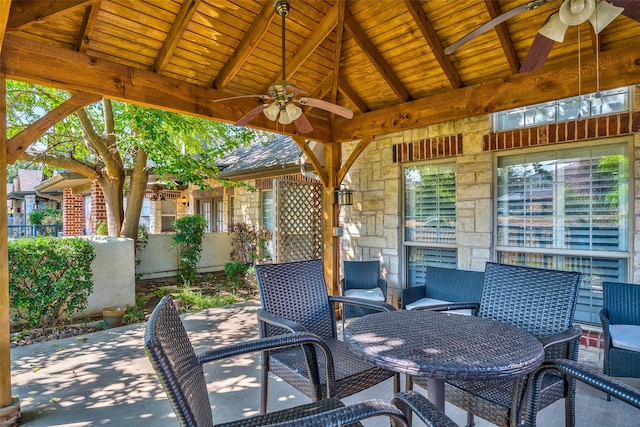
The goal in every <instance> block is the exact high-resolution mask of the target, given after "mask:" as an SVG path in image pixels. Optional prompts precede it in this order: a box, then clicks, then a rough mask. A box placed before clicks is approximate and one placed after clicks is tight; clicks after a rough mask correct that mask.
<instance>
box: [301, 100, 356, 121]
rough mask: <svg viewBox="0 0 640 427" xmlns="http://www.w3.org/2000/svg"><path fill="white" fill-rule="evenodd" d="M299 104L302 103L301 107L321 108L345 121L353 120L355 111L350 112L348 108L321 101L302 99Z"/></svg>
mask: <svg viewBox="0 0 640 427" xmlns="http://www.w3.org/2000/svg"><path fill="white" fill-rule="evenodd" d="M298 102H299V103H300V105H308V106H309V107H315V108H320V109H322V110H325V111H328V112H330V113H333V114H337V115H338V116H341V117H344V118H345V119H351V118H353V111H351V110H349V109H348V108H344V107H341V106H339V105H336V104H332V103H330V102H327V101H323V100H321V99H316V98H300V99H299V100H298Z"/></svg>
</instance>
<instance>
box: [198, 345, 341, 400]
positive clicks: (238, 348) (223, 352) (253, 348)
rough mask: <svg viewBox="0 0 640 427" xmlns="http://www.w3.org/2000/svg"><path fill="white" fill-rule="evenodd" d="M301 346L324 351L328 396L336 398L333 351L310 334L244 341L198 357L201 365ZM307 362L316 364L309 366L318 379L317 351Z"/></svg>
mask: <svg viewBox="0 0 640 427" xmlns="http://www.w3.org/2000/svg"><path fill="white" fill-rule="evenodd" d="M299 345H304V346H307V345H308V346H309V347H311V348H315V347H319V348H320V349H321V350H322V352H323V353H324V357H325V360H326V363H325V365H326V366H325V375H326V376H327V377H326V378H327V396H329V397H330V396H334V395H335V371H334V366H335V365H334V364H333V355H332V354H331V350H330V349H329V347H328V346H327V344H325V342H324V341H323V340H322V338H320V337H319V336H317V335H315V334H312V333H310V332H296V333H293V334H282V335H276V336H271V337H266V338H260V339H256V340H249V341H244V342H241V343H238V344H232V345H228V346H224V347H220V348H216V349H212V350H208V351H205V352H202V353H200V354H198V355H197V358H198V362H199V363H200V364H203V363H207V362H213V361H216V360H220V359H226V358H229V357H233V356H238V355H241V354H247V353H254V352H258V351H269V350H277V349H281V348H286V347H294V346H299ZM312 346H314V347H312ZM307 360H313V361H314V362H315V363H314V366H308V369H309V371H310V375H311V378H318V366H319V364H318V363H317V357H315V351H313V355H312V357H311V358H307ZM318 383H319V382H318Z"/></svg>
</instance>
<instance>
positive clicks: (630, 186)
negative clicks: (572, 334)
mask: <svg viewBox="0 0 640 427" xmlns="http://www.w3.org/2000/svg"><path fill="white" fill-rule="evenodd" d="M607 145H608V146H611V147H612V149H615V147H616V146H624V147H625V149H626V154H627V158H628V160H629V162H628V165H627V167H628V174H627V176H628V182H627V206H628V212H627V230H626V234H624V233H622V234H621V237H624V238H626V245H622V247H623V248H624V247H625V246H626V249H620V250H597V249H591V248H590V249H577V248H571V247H566V248H557V247H534V246H509V245H503V244H501V242H500V241H499V237H500V236H499V230H498V228H499V224H498V206H499V205H498V202H499V201H498V197H499V186H498V182H499V176H498V169H499V163H500V158H503V157H510V156H516V155H523V154H525V155H526V154H528V153H544V152H549V153H550V152H557V151H563V150H571V149H577V150H579V149H582V148H588V147H590V146H598V147H599V148H602V147H604V146H607ZM634 153H635V150H634V144H633V138H632V137H628V136H623V137H618V138H607V139H592V140H589V141H586V142H576V143H571V144H563V145H562V146H559V145H549V146H545V147H533V148H526V149H521V150H518V151H517V153H516V152H514V151H511V150H505V151H501V152H496V153H494V156H493V164H494V166H493V171H492V172H493V182H494V183H495V185H494V186H493V192H492V193H493V194H492V199H493V201H492V214H491V219H492V232H493V239H492V243H493V254H494V256H493V257H494V259H495V260H497V261H498V262H501V259H502V255H503V254H509V253H511V254H521V255H522V256H524V257H527V256H528V257H530V258H534V257H536V256H543V255H547V256H550V257H551V259H552V260H553V264H555V266H553V267H547V266H546V265H545V266H544V268H557V269H563V268H562V267H560V266H559V265H561V264H562V260H563V259H571V258H573V259H576V260H577V259H580V260H582V259H586V260H588V259H593V258H595V259H603V260H611V261H612V262H613V261H615V260H617V261H618V262H621V261H622V262H624V263H626V268H624V269H623V270H624V271H621V273H620V279H619V280H618V281H622V282H625V281H628V279H627V278H630V277H633V263H634V251H635V249H634V241H635V238H634V236H635V232H636V230H635V220H634V218H635V196H634V195H635V188H634V183H635V180H634V175H633V170H634V161H635V155H634ZM556 185H557V184H556V181H555V180H554V181H553V186H554V188H555V186H556ZM554 199H555V196H554ZM565 206H566V205H565ZM623 243H624V242H623ZM516 263H517V262H516ZM575 264H576V262H574V265H575ZM520 265H526V263H523V264H520ZM529 265H532V264H529ZM532 266H535V265H532ZM585 268H586V265H585ZM579 271H582V270H580V269H579ZM582 272H583V282H582V283H581V285H580V286H581V287H580V295H579V297H578V299H579V301H583V300H585V299H590V301H591V300H592V299H593V298H594V296H595V298H596V300H597V299H600V301H601V293H602V285H601V283H589V282H588V280H589V275H590V271H582ZM585 278H586V280H587V282H585ZM606 280H611V279H606ZM589 305H590V306H591V307H592V309H591V312H590V317H591V321H586V320H579V319H576V322H579V323H583V324H589V325H594V326H597V325H599V320H597V311H598V310H597V308H598V307H599V305H598V304H597V303H596V304H594V303H589ZM594 310H595V311H594ZM578 312H579V310H576V313H578ZM580 313H582V311H580ZM586 315H587V316H585V317H588V316H589V313H586ZM578 317H582V314H579V316H578Z"/></svg>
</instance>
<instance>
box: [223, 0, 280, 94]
mask: <svg viewBox="0 0 640 427" xmlns="http://www.w3.org/2000/svg"><path fill="white" fill-rule="evenodd" d="M275 16H276V14H275V12H274V10H273V3H272V2H270V1H268V2H266V3H265V4H264V6H263V7H262V10H260V13H259V14H258V16H256V19H255V20H254V21H253V23H252V24H251V27H250V28H249V30H248V31H247V32H246V33H245V35H244V37H243V38H242V40H241V41H240V43H239V44H238V47H237V48H236V50H235V52H233V54H232V55H231V57H230V58H229V59H228V60H227V62H225V64H224V65H223V66H222V69H221V70H220V72H219V73H218V76H217V77H216V79H215V81H214V82H213V87H214V88H216V89H224V88H225V87H226V86H227V85H228V84H229V82H230V81H231V80H232V79H233V77H234V76H235V75H236V73H237V72H238V71H239V70H240V68H241V67H242V65H243V64H244V63H245V61H246V60H247V58H248V57H249V56H251V53H252V52H253V50H254V49H255V48H256V46H257V45H258V43H259V42H260V40H262V38H263V37H264V35H265V34H266V33H267V31H268V30H269V26H270V25H271V22H273V19H274V17H275Z"/></svg>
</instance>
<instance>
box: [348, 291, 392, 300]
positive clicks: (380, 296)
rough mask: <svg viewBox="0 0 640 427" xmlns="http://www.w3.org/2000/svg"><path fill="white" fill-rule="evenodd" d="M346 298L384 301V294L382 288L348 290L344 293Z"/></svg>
mask: <svg viewBox="0 0 640 427" xmlns="http://www.w3.org/2000/svg"><path fill="white" fill-rule="evenodd" d="M344 296H345V297H351V298H360V299H366V300H369V301H384V300H385V298H384V293H382V289H380V288H371V289H347V290H346V291H344Z"/></svg>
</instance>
